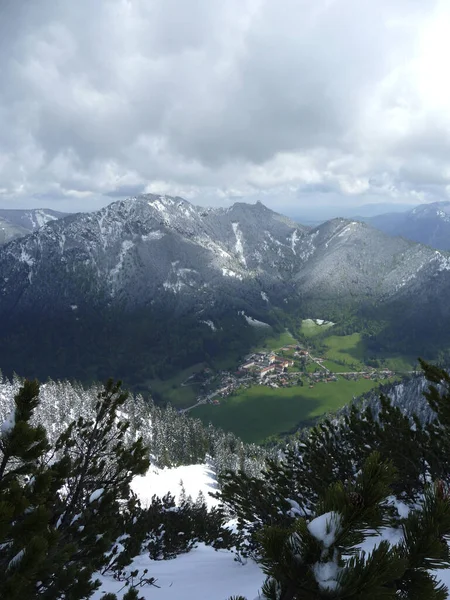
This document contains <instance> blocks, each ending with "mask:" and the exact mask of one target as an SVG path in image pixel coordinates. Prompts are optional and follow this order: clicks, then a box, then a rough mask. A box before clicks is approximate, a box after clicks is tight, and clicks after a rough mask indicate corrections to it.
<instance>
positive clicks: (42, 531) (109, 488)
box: [0, 381, 149, 600]
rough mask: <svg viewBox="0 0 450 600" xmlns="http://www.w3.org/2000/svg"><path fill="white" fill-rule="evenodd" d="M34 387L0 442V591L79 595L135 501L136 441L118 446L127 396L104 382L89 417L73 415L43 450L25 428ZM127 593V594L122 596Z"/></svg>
mask: <svg viewBox="0 0 450 600" xmlns="http://www.w3.org/2000/svg"><path fill="white" fill-rule="evenodd" d="M38 396H39V385H38V384H37V383H36V382H29V381H26V382H25V383H24V384H23V387H22V388H21V389H20V391H19V393H18V394H17V395H16V397H15V409H14V410H13V412H12V413H11V415H10V416H9V417H8V419H7V420H6V421H5V423H4V424H3V426H2V429H1V438H0V569H1V572H2V578H0V597H1V598H8V600H16V599H17V600H28V599H30V600H31V599H35V598H45V599H51V600H53V599H55V600H56V599H57V598H65V599H66V600H80V599H83V598H89V597H90V596H91V594H92V592H93V591H94V590H95V589H96V588H97V587H98V583H97V582H93V581H92V575H93V573H94V572H95V571H97V570H100V569H101V568H102V566H104V564H105V562H106V561H107V552H108V551H109V550H110V549H111V547H112V545H113V543H114V542H115V540H116V539H117V537H118V536H119V535H121V534H122V533H123V532H124V530H125V529H124V528H125V526H126V523H127V522H129V521H130V520H133V513H134V511H135V509H136V501H135V498H133V496H132V494H131V492H130V482H131V480H132V478H133V477H134V476H135V475H137V474H143V473H144V472H145V471H146V469H147V467H148V464H149V463H148V459H147V454H148V452H147V450H146V449H145V447H144V445H143V443H142V440H141V439H137V440H136V441H135V442H133V443H132V444H131V445H130V446H128V447H126V446H125V444H124V437H125V433H126V431H127V428H128V423H127V422H126V421H121V420H120V409H121V407H122V406H123V404H124V402H125V400H126V398H127V395H126V394H125V393H123V392H122V391H121V389H120V383H117V384H114V383H113V382H112V381H109V382H108V383H107V384H106V386H105V388H104V389H103V390H102V391H101V392H99V393H98V398H97V403H96V406H95V414H94V417H93V418H92V419H87V420H86V419H84V418H83V417H80V418H79V419H78V420H77V421H75V422H73V423H72V424H71V425H70V426H69V427H68V428H67V430H66V431H65V432H64V433H63V434H62V435H61V436H60V437H59V439H58V441H57V442H56V445H55V446H54V447H53V448H51V447H50V445H49V443H48V441H47V437H46V433H45V430H44V429H43V427H41V426H33V425H32V424H31V422H30V421H31V417H32V413H33V411H34V410H35V409H36V408H37V407H38V404H39V398H38ZM130 597H132V596H130Z"/></svg>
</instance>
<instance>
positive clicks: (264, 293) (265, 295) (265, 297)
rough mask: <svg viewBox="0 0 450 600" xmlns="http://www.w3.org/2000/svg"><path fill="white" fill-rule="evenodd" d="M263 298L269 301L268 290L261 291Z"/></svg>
mask: <svg viewBox="0 0 450 600" xmlns="http://www.w3.org/2000/svg"><path fill="white" fill-rule="evenodd" d="M261 298H262V299H263V300H264V301H265V302H269V296H268V295H267V294H266V292H261Z"/></svg>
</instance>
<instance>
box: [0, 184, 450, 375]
mask: <svg viewBox="0 0 450 600" xmlns="http://www.w3.org/2000/svg"><path fill="white" fill-rule="evenodd" d="M449 292H450V257H449V255H448V254H447V253H445V252H440V251H437V250H433V249H431V248H429V247H426V246H423V245H420V244H416V243H413V242H410V241H407V240H405V239H402V238H398V237H397V238H395V237H391V236H388V235H386V234H384V233H382V232H379V231H377V230H376V229H374V228H373V227H370V226H369V225H367V224H364V223H361V222H358V221H355V220H346V219H339V218H337V219H333V220H331V221H328V222H326V223H324V224H322V225H320V226H318V227H316V228H314V229H310V228H307V227H303V226H301V225H299V224H297V223H295V222H294V221H291V220H290V219H289V218H287V217H284V216H283V215H279V214H278V213H276V212H274V211H272V210H270V209H268V208H267V207H265V206H264V205H263V204H261V203H259V204H254V205H249V204H245V203H242V202H238V203H236V204H234V205H232V206H231V207H228V208H204V207H197V206H194V205H193V204H191V203H189V202H188V201H186V200H184V199H182V198H174V197H170V196H160V195H153V194H147V195H142V196H137V197H133V198H130V199H128V200H119V201H117V202H114V203H112V204H110V205H108V206H107V207H104V208H102V209H100V210H99V211H95V212H92V213H77V214H74V215H70V216H67V217H66V218H64V219H62V220H55V221H53V222H51V223H48V224H47V225H45V226H43V227H42V228H40V229H38V230H36V231H35V232H33V233H31V234H30V235H28V236H26V237H24V238H20V239H17V240H13V241H11V242H9V243H8V244H6V245H5V246H3V247H2V248H0V322H1V323H2V328H1V332H0V341H1V340H3V344H4V345H5V344H6V345H5V346H4V350H3V351H1V350H0V364H1V365H2V367H3V366H4V365H8V366H9V365H10V366H9V369H11V368H12V365H13V359H14V356H15V355H16V356H20V360H21V361H22V363H23V361H24V360H25V358H24V351H23V345H24V344H26V341H25V340H29V338H30V337H31V338H33V339H34V340H35V341H34V344H35V350H34V354H32V351H31V347H30V350H29V354H28V359H27V361H28V362H27V364H28V365H29V368H30V371H31V372H32V374H33V373H34V371H33V369H32V368H31V365H33V364H37V362H39V360H41V358H42V360H43V361H44V356H45V353H41V354H42V357H41V356H39V351H38V350H37V348H38V347H39V340H40V339H41V338H43V337H45V338H47V337H50V338H52V336H53V341H52V342H51V341H46V344H47V345H48V347H49V349H48V350H47V352H49V353H51V351H52V350H51V347H52V344H53V346H54V345H55V344H56V345H57V346H58V345H59V346H61V351H60V357H61V361H62V363H61V364H63V365H65V366H62V367H61V369H60V370H58V371H57V374H58V376H67V375H68V374H70V373H71V372H72V371H71V369H72V368H74V367H73V365H74V363H75V362H76V361H77V360H81V359H80V358H79V357H80V356H82V357H83V360H82V361H81V363H80V365H79V368H78V370H77V376H78V377H80V376H81V375H80V373H82V374H83V373H85V371H86V370H89V369H88V367H87V366H86V363H85V362H83V361H87V360H88V359H89V356H91V358H90V359H89V360H91V363H89V364H97V363H98V361H100V362H102V364H103V366H102V371H101V372H102V373H105V374H107V375H108V376H109V375H110V374H111V372H108V370H109V371H114V373H113V374H119V375H120V373H117V369H118V368H119V367H117V365H116V363H117V361H118V360H119V358H118V356H117V352H116V354H114V352H115V347H118V348H119V347H123V350H122V352H123V353H124V356H123V357H121V358H120V364H121V365H122V366H121V367H120V369H122V370H124V371H127V370H128V369H129V368H130V362H129V360H128V359H127V358H126V356H125V355H126V353H127V352H133V351H134V352H136V348H145V351H144V350H143V355H142V357H140V358H138V359H136V360H138V361H139V360H140V361H141V362H142V365H141V366H140V367H139V371H140V372H142V373H143V375H142V378H143V379H144V380H145V372H146V370H148V369H151V367H149V366H148V363H149V361H151V360H158V361H162V362H163V358H164V357H167V356H170V360H171V361H173V362H174V364H175V362H176V361H177V360H178V358H177V357H179V356H180V355H183V357H184V358H183V364H185V365H186V364H187V362H188V361H189V360H194V359H195V360H196V361H197V362H200V361H202V360H203V357H205V356H211V355H215V354H216V353H217V352H219V351H225V349H226V348H228V347H230V348H231V347H233V345H234V347H236V348H237V346H236V343H235V342H236V340H237V339H238V338H239V339H246V340H247V341H246V342H245V344H247V347H248V345H250V343H251V340H253V341H254V339H255V335H256V328H255V327H253V328H252V326H251V322H252V321H251V319H250V320H248V318H249V317H251V318H253V319H254V320H255V321H261V322H264V323H268V324H269V325H272V326H275V327H281V328H283V327H285V326H286V324H288V323H289V322H292V320H294V321H295V319H298V318H301V317H305V318H306V317H309V316H317V315H320V316H322V317H332V319H331V320H334V319H337V320H339V319H340V316H342V315H343V314H348V312H349V311H353V312H355V313H359V314H361V311H363V312H364V311H365V312H364V314H365V318H369V319H370V318H373V319H376V320H380V319H381V320H384V321H385V322H386V324H387V325H386V327H387V329H386V335H388V337H389V336H390V342H389V343H395V340H396V338H397V337H398V336H399V332H401V336H403V337H404V338H405V340H406V341H405V343H407V340H409V339H410V338H412V339H416V342H415V343H416V344H417V343H418V341H417V340H419V342H420V340H421V336H422V337H423V331H424V328H426V327H428V328H430V325H429V323H428V321H429V319H428V315H430V314H431V315H433V320H432V323H431V328H432V330H433V331H434V332H435V333H434V337H433V335H431V333H430V339H432V340H435V339H439V340H440V339H441V338H442V337H444V338H445V340H447V338H448V340H449V342H450V330H449V331H447V329H448V327H447V325H445V323H447V322H448V319H447V316H449V308H448V307H447V303H446V302H445V298H446V297H447V296H448V293H449ZM439 319H444V320H445V323H444V325H441V324H440V323H439V322H438V320H439ZM205 323H206V325H205ZM208 323H212V324H213V326H214V328H213V327H211V326H210V325H208ZM427 323H428V324H427ZM393 324H395V327H392V331H391V330H389V327H391V326H392V325H393ZM388 326H389V327H388ZM252 329H253V330H255V331H252ZM49 331H52V336H49V334H48V332H49ZM180 331H182V334H181V337H179V336H180ZM61 332H63V333H64V335H61ZM401 336H400V337H401ZM11 340H13V341H12V342H11ZM86 340H89V343H88V345H89V350H87V349H86V346H85V344H86ZM8 343H9V347H8ZM433 343H434V342H433ZM11 344H12V346H11ZM70 344H74V346H75V347H74V348H71V347H70ZM245 344H244V345H242V344H241V345H240V346H239V347H240V348H242V349H241V351H242V352H245ZM12 347H14V351H13V350H12ZM21 348H22V350H20V349H21ZM149 348H154V353H153V354H151V355H148V356H147V355H145V352H147V349H149ZM133 349H134V350H133ZM74 353H75V354H76V356H75V357H74V356H73V354H74ZM90 353H92V354H91V355H90ZM66 354H67V356H66ZM85 354H86V356H84V355H85ZM119 354H120V352H119ZM36 355H37V356H36ZM144 355H145V356H147V358H145V357H144ZM150 356H151V357H152V358H149V357H150ZM155 356H156V359H155V358H154V357H155ZM77 357H78V358H77ZM106 357H108V358H106ZM45 360H46V361H47V363H45V361H44V362H43V365H44V366H45V365H46V364H48V361H49V359H48V358H47V359H45ZM111 361H112V362H111ZM162 362H161V364H162ZM112 364H114V365H116V366H115V367H114V368H113V367H112V366H111V365H112ZM177 364H178V363H177ZM83 365H84V366H83ZM108 365H109V366H108ZM18 366H20V365H18ZM44 366H42V372H44ZM13 368H15V369H16V368H17V367H16V366H14V367H13ZM136 368H137V367H136ZM161 368H163V366H161ZM40 372H41V371H40V370H36V373H38V374H39V373H40ZM45 375H48V372H47V373H45ZM95 378H102V377H101V376H99V374H98V373H96V374H95Z"/></svg>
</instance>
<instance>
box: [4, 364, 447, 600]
mask: <svg viewBox="0 0 450 600" xmlns="http://www.w3.org/2000/svg"><path fill="white" fill-rule="evenodd" d="M423 368H424V370H425V374H426V376H427V378H428V379H429V381H430V383H431V386H430V388H429V390H428V392H426V394H425V396H426V399H427V401H428V403H429V414H428V417H429V418H427V419H424V420H423V421H422V420H420V419H419V418H418V417H417V416H415V415H414V414H410V415H405V414H404V413H403V412H402V411H401V410H400V409H398V408H394V407H393V406H392V405H391V404H390V402H389V401H388V400H387V399H386V398H383V397H382V398H381V400H380V402H379V403H378V405H377V406H376V407H371V406H370V405H369V406H367V407H366V408H360V407H358V406H353V407H352V409H351V410H350V411H349V412H347V413H346V414H344V415H342V416H341V417H340V418H338V419H333V420H325V421H324V422H322V423H321V424H320V425H318V426H316V427H314V428H312V429H310V430H308V431H304V432H302V434H300V435H298V436H297V441H296V442H295V443H292V444H291V445H290V446H289V447H286V448H284V449H283V450H282V451H281V449H280V452H279V453H278V454H277V455H276V458H274V459H273V460H268V461H267V463H266V466H265V469H263V470H262V471H258V472H257V473H256V474H251V473H248V472H245V471H244V470H241V471H239V472H236V471H234V472H232V473H231V472H230V473H224V474H223V475H222V477H220V478H219V481H220V485H221V489H220V491H219V492H218V497H219V498H220V499H221V501H222V506H221V507H219V508H217V509H212V510H211V511H208V510H207V509H206V506H205V504H204V502H202V501H200V500H199V501H198V502H196V503H192V502H191V501H189V500H185V499H182V500H181V504H180V505H179V506H176V505H175V502H174V499H173V497H170V496H166V497H164V498H162V499H157V498H154V499H153V501H152V503H151V505H150V506H149V507H147V508H142V507H141V506H140V505H139V502H138V500H137V498H136V497H135V496H134V495H133V494H132V493H131V490H130V483H131V480H132V478H133V477H134V476H135V475H138V474H141V473H143V472H144V471H145V470H146V468H147V467H148V464H149V457H150V454H151V453H150V449H149V448H148V447H146V445H145V444H144V438H143V436H139V432H138V431H135V432H134V433H133V434H130V427H131V423H130V422H129V421H128V420H127V418H126V417H125V415H124V412H123V411H124V409H125V408H126V403H127V395H126V394H124V393H123V392H122V391H121V389H120V385H118V384H117V385H116V384H113V383H112V382H108V384H107V385H106V387H105V388H103V389H101V390H100V391H99V392H98V393H97V395H96V398H94V404H93V411H92V415H91V417H87V418H85V417H83V416H80V417H79V418H77V419H76V420H75V421H73V422H72V423H70V425H69V426H68V427H67V428H64V429H63V431H62V433H61V434H60V435H58V436H56V438H55V441H53V442H50V440H49V437H48V436H47V432H46V430H45V428H44V427H43V426H42V425H37V424H35V423H34V417H35V415H34V413H35V412H36V409H38V411H39V412H41V408H42V407H40V399H39V386H38V384H37V383H35V382H29V381H26V382H24V384H23V386H22V387H21V389H19V391H18V393H17V394H16V396H15V400H14V405H13V406H11V407H10V408H11V409H12V410H11V412H10V414H9V416H8V417H7V418H6V419H5V421H4V422H3V424H2V426H1V428H0V429H1V434H0V567H1V569H2V574H3V575H2V578H1V580H0V597H1V598H8V600H36V599H38V598H42V600H44V599H46V600H60V599H61V598H66V599H67V600H87V599H88V598H90V597H91V596H92V594H93V593H94V591H95V590H96V589H97V588H98V587H99V585H100V583H99V582H98V581H97V580H96V573H98V572H101V573H102V574H109V576H110V577H113V578H114V579H116V580H118V581H120V582H123V588H122V591H124V595H123V596H122V598H123V600H142V596H141V595H140V594H141V593H142V591H143V587H145V586H152V585H157V582H156V581H155V579H154V577H153V576H152V573H151V572H147V570H144V571H143V572H141V573H140V572H138V571H136V570H130V568H129V565H130V564H131V561H132V559H133V558H134V557H136V556H138V555H142V554H147V555H149V557H150V558H151V559H152V560H165V559H170V558H175V557H176V556H177V555H178V554H181V553H185V552H189V551H190V550H191V549H192V548H193V547H194V546H195V544H196V543H197V542H198V541H202V542H204V543H205V544H208V545H211V546H213V547H214V548H217V549H220V548H227V549H232V550H233V552H234V553H235V556H236V559H237V560H239V561H240V562H241V563H245V561H246V560H247V557H252V558H253V559H254V560H256V561H257V562H258V563H260V564H261V566H262V568H263V570H264V572H265V573H266V575H267V579H266V582H265V584H264V586H263V588H262V597H263V598H265V600H305V599H306V600H326V599H328V598H330V597H332V598H335V599H336V600H344V599H347V600H349V599H352V598H353V599H354V600H357V599H360V598H365V599H367V600H379V599H380V598H386V599H389V598H392V599H394V598H396V599H403V600H422V599H424V598H427V600H428V599H429V600H445V599H446V598H447V597H448V590H447V588H446V587H445V586H444V585H443V584H441V583H440V581H439V579H438V577H437V576H436V569H450V551H449V545H448V541H449V540H450V486H449V481H450V411H449V406H450V376H449V375H448V374H447V373H446V372H445V371H443V370H440V369H438V368H436V367H431V366H429V365H427V364H423ZM59 401H61V402H62V403H64V402H65V401H66V399H65V398H64V397H61V398H60V399H59ZM55 408H57V405H55V403H53V409H55ZM135 416H136V415H135ZM153 427H154V425H153ZM136 433H137V434H138V435H136ZM153 433H154V432H153ZM173 433H175V434H177V432H174V431H173V430H172V435H170V434H169V431H167V432H166V438H165V440H162V441H163V443H164V442H166V443H169V442H170V443H175V444H181V445H182V444H183V440H182V439H173ZM230 516H231V517H233V518H234V519H235V521H234V523H235V526H234V528H233V530H230V529H229V527H227V526H226V525H225V521H226V519H228V518H229V517H230ZM150 564H151V563H150ZM150 570H151V569H150ZM198 576H199V577H201V576H202V573H201V572H199V574H198ZM102 597H103V598H104V599H105V600H114V599H115V596H114V595H112V594H104V595H103V596H102ZM234 600H237V599H236V598H235V599H234ZM239 600H242V598H240V599H239Z"/></svg>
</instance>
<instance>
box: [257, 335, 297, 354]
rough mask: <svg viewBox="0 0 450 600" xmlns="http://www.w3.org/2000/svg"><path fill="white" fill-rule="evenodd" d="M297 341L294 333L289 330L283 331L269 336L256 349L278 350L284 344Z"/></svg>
mask: <svg viewBox="0 0 450 600" xmlns="http://www.w3.org/2000/svg"><path fill="white" fill-rule="evenodd" d="M294 342H295V340H294V338H293V336H292V334H291V333H290V332H289V331H283V332H282V333H279V334H278V335H275V336H271V337H268V338H266V339H265V340H264V342H263V343H262V344H261V345H260V346H259V347H258V348H257V349H256V350H260V351H264V350H278V349H279V348H282V347H283V346H288V345H289V344H293V343H294Z"/></svg>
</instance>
